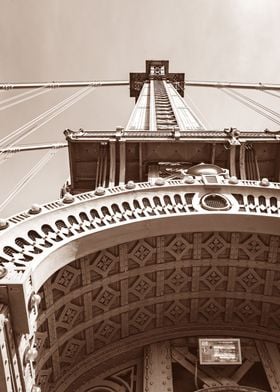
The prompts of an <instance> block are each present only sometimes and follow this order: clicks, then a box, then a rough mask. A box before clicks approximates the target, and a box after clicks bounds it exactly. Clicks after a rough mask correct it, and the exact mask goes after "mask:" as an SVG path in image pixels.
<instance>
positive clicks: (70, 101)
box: [0, 86, 94, 156]
mask: <svg viewBox="0 0 280 392" xmlns="http://www.w3.org/2000/svg"><path fill="white" fill-rule="evenodd" d="M93 89H94V88H93V87H91V86H90V87H87V88H86V89H85V90H84V89H83V91H79V92H78V93H77V92H76V93H75V94H73V95H72V96H71V97H69V98H67V99H65V100H63V101H62V102H60V103H59V104H57V105H55V107H53V108H52V109H49V110H48V111H47V112H45V113H43V114H42V115H40V116H38V117H36V119H33V120H31V121H29V122H28V123H27V124H25V125H24V126H22V127H20V128H18V129H17V130H15V131H14V132H12V134H10V135H8V136H6V137H5V138H3V139H2V140H1V141H0V142H3V141H7V140H9V139H12V138H15V137H16V136H17V135H18V134H20V133H23V134H22V135H21V136H19V137H17V139H16V140H15V141H13V142H12V143H11V144H10V145H9V146H7V147H6V148H9V149H10V148H11V147H13V146H14V145H15V144H16V143H18V142H19V141H20V140H22V139H23V138H25V137H26V136H28V135H30V134H31V133H33V132H35V131H36V130H37V129H39V128H41V127H42V126H43V125H45V124H46V123H48V122H49V121H50V120H52V119H53V118H55V117H57V116H58V115H59V114H60V113H62V112H64V111H65V110H66V109H68V108H69V107H70V106H72V105H74V103H76V102H78V101H79V100H81V99H82V98H83V97H85V96H86V95H88V94H89V93H90V92H92V91H93ZM54 109H55V110H54ZM53 112H54V113H53ZM50 114H51V116H50V117H49V118H47V119H46V120H45V121H43V122H41V123H39V124H36V122H38V121H39V120H41V119H44V118H45V117H47V116H48V115H50ZM32 125H33V126H32ZM30 126H31V128H30ZM1 154H3V152H0V156H1Z"/></svg>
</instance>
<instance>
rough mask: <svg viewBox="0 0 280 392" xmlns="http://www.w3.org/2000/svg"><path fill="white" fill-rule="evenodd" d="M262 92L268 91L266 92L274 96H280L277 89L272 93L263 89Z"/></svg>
mask: <svg viewBox="0 0 280 392" xmlns="http://www.w3.org/2000/svg"><path fill="white" fill-rule="evenodd" d="M262 92H263V93H266V94H269V95H272V96H273V97H276V98H280V95H279V93H278V94H277V91H276V92H274V93H272V92H271V91H267V90H262Z"/></svg>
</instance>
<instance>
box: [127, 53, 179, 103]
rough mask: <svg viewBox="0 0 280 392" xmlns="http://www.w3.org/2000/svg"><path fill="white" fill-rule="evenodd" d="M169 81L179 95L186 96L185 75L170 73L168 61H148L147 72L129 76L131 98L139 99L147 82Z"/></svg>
mask: <svg viewBox="0 0 280 392" xmlns="http://www.w3.org/2000/svg"><path fill="white" fill-rule="evenodd" d="M148 80H167V81H169V82H171V83H172V84H173V86H174V87H175V88H176V90H178V92H179V94H180V95H181V96H182V97H183V96H184V82H185V74H184V73H170V72H169V61H168V60H146V71H145V72H132V73H130V74H129V86H130V96H131V97H135V98H136V100H137V99H138V96H139V93H140V91H141V89H142V87H143V84H144V82H145V81H148Z"/></svg>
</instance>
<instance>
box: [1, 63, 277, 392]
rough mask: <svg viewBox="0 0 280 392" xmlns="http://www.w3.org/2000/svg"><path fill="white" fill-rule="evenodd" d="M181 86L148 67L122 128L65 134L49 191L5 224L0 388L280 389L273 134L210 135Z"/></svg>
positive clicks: (136, 81)
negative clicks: (62, 165)
mask: <svg viewBox="0 0 280 392" xmlns="http://www.w3.org/2000/svg"><path fill="white" fill-rule="evenodd" d="M186 85H191V83H188V82H187V81H185V75H184V74H183V73H171V72H170V71H169V63H168V61H147V62H146V70H145V72H142V73H131V74H130V81H129V86H130V96H131V97H135V101H136V103H135V107H134V109H133V111H132V114H131V116H130V118H129V120H128V123H127V125H126V127H124V128H122V127H117V129H116V130H112V131H106V132H105V131H100V130H95V131H93V130H81V129H80V130H78V131H72V130H66V131H65V136H66V140H67V144H68V150H69V162H70V180H69V182H67V184H65V186H64V187H63V189H62V194H61V199H60V200H57V201H54V202H50V203H48V204H45V205H42V206H38V205H35V206H33V207H32V208H30V209H29V210H27V211H25V212H22V213H20V214H17V215H15V216H13V217H11V218H9V219H6V220H1V222H0V229H1V231H0V238H1V254H0V256H1V259H0V262H1V264H0V299H1V301H0V303H1V305H0V309H1V310H0V385H1V388H0V389H1V391H3V392H8V391H9V392H20V391H21V392H31V391H32V392H39V391H41V392H194V391H197V392H198V391H200V392H202V391H205V392H207V391H208V392H238V391H239V392H261V391H266V392H269V391H273V392H277V391H280V370H279V369H280V332H279V331H280V330H279V327H280V307H279V305H280V241H279V232H280V220H279V214H280V200H279V190H280V179H279V176H280V168H279V158H278V157H279V155H278V154H279V140H280V139H279V131H269V130H265V131H245V130H237V129H235V128H229V129H222V130H209V129H206V127H205V126H204V124H203V123H202V121H201V120H200V119H199V118H198V116H197V115H196V114H195V113H194V112H193V111H192V110H191V108H190V107H189V106H188V105H187V104H186V102H185V101H184V99H183V97H184V88H185V86H186ZM197 85H199V82H197ZM208 87H213V86H211V85H210V84H208ZM215 87H219V88H221V87H226V85H222V84H218V85H217V84H216V86H215ZM228 87H232V88H234V87H235V88H242V87H243V88H244V87H247V88H248V85H247V86H244V85H243V86H242V85H239V86H234V85H232V84H230V86H228ZM251 87H252V88H261V86H258V85H255V86H251ZM266 87H267V88H268V87H269V86H266ZM278 87H279V86H278ZM249 88H250V86H249ZM262 88H264V86H262ZM274 88H276V87H274ZM271 89H273V88H272V87H271ZM238 94H239V93H238Z"/></svg>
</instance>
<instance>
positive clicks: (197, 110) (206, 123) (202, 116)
mask: <svg viewBox="0 0 280 392" xmlns="http://www.w3.org/2000/svg"><path fill="white" fill-rule="evenodd" d="M185 98H188V100H189V101H190V103H191V105H192V106H193V108H194V110H195V111H196V112H197V113H198V114H199V116H200V117H201V118H202V119H203V121H204V123H205V125H206V126H207V127H208V129H214V127H212V125H211V124H210V123H209V121H208V119H206V117H205V115H204V114H203V113H202V111H201V110H200V109H199V107H198V106H197V104H196V103H195V102H194V100H193V98H191V96H190V94H188V93H187V92H186V91H185ZM203 125H204V124H203ZM204 128H206V127H205V126H204Z"/></svg>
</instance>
